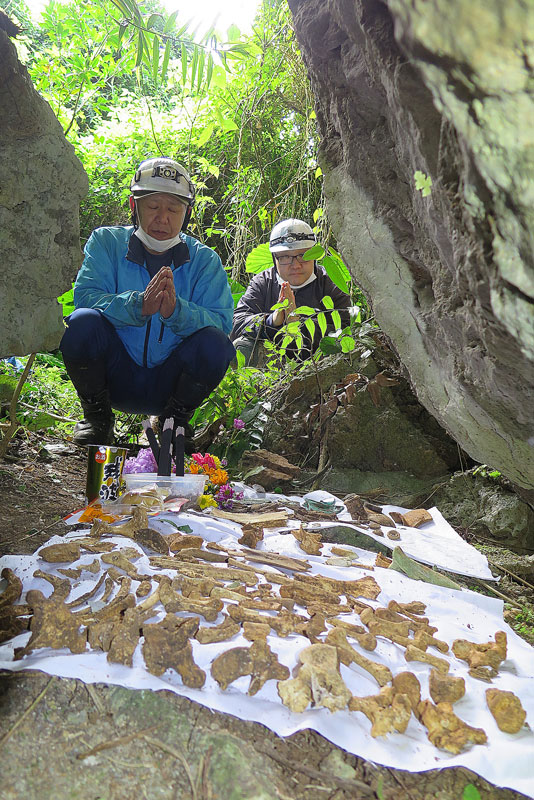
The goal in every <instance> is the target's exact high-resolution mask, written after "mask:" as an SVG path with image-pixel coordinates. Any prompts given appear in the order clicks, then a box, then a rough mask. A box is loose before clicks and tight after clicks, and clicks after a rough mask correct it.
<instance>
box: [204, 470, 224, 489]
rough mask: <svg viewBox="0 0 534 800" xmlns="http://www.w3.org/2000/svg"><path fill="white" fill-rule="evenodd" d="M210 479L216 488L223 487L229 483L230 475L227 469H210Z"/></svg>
mask: <svg viewBox="0 0 534 800" xmlns="http://www.w3.org/2000/svg"><path fill="white" fill-rule="evenodd" d="M208 475H209V479H210V481H211V482H212V483H214V484H215V486H223V485H224V484H225V483H228V473H227V472H226V470H225V469H210V471H209V472H208Z"/></svg>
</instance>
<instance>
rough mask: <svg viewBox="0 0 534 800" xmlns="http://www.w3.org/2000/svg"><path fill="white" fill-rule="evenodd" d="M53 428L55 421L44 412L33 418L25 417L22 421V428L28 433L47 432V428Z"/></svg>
mask: <svg viewBox="0 0 534 800" xmlns="http://www.w3.org/2000/svg"><path fill="white" fill-rule="evenodd" d="M55 426H56V420H55V419H54V418H53V417H51V416H50V415H49V414H46V413H45V412H44V411H42V412H39V413H38V414H35V415H34V416H33V415H32V416H31V417H26V418H25V420H24V427H25V428H27V429H28V430H29V431H44V430H47V428H54V427H55Z"/></svg>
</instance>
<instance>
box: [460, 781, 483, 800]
mask: <svg viewBox="0 0 534 800" xmlns="http://www.w3.org/2000/svg"><path fill="white" fill-rule="evenodd" d="M462 800H480V792H479V791H478V789H477V787H476V786H473V784H472V783H468V784H467V786H464V790H463V792H462Z"/></svg>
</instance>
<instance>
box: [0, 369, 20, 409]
mask: <svg viewBox="0 0 534 800" xmlns="http://www.w3.org/2000/svg"><path fill="white" fill-rule="evenodd" d="M18 382H19V379H18V378H16V377H15V376H14V375H2V374H0V402H2V403H9V402H11V398H12V397H13V395H14V393H15V389H16V388H17V386H18Z"/></svg>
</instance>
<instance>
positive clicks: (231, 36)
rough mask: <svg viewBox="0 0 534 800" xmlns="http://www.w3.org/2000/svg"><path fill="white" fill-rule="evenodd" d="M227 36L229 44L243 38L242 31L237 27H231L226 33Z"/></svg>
mask: <svg viewBox="0 0 534 800" xmlns="http://www.w3.org/2000/svg"><path fill="white" fill-rule="evenodd" d="M226 35H227V37H228V41H229V42H238V41H239V40H240V38H241V31H240V30H239V28H238V27H237V25H230V27H229V28H228V30H227V31H226Z"/></svg>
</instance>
